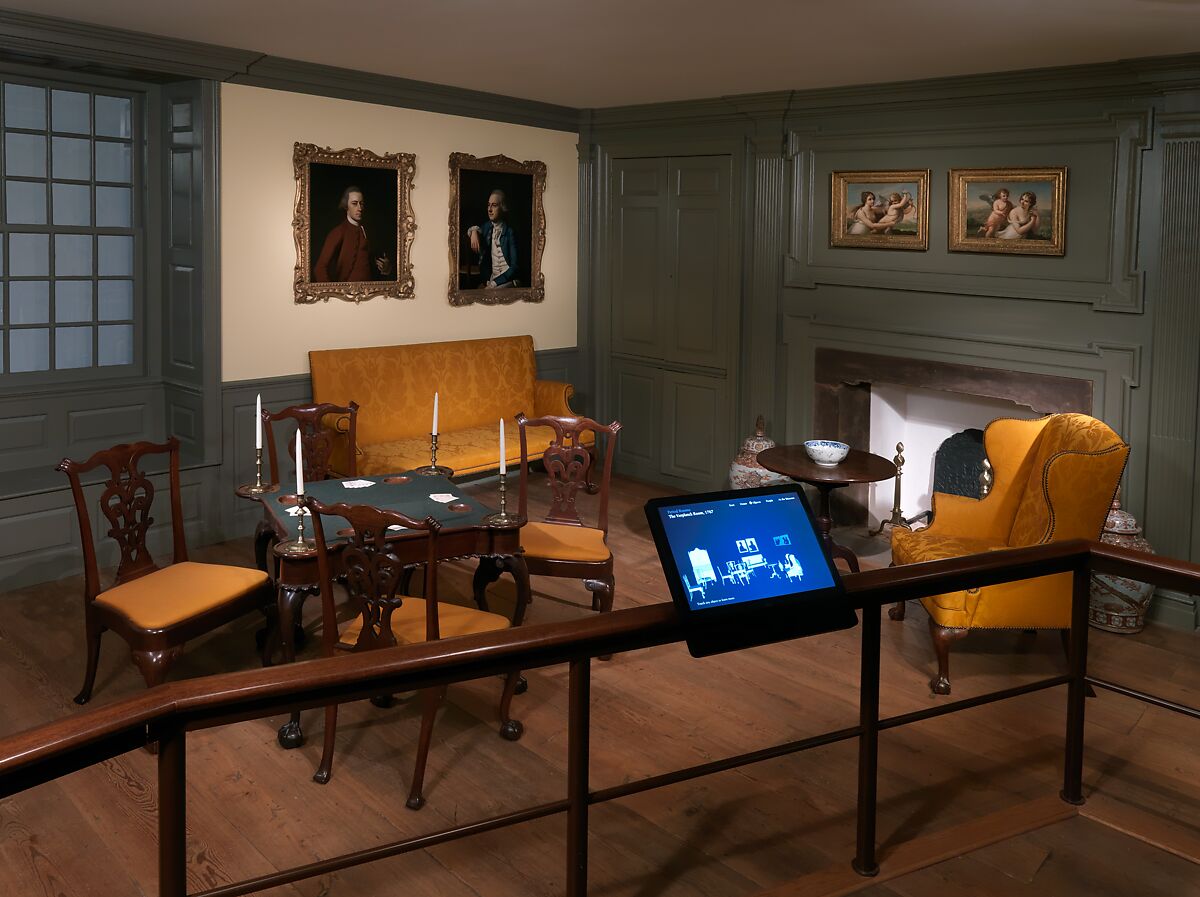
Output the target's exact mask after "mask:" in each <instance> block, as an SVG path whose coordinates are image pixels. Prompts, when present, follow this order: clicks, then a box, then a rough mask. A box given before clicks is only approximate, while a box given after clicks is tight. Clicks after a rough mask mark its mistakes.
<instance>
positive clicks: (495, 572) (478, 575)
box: [471, 557, 504, 611]
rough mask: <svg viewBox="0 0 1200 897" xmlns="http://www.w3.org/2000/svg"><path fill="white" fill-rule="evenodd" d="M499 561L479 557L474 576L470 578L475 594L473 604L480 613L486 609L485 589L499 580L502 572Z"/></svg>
mask: <svg viewBox="0 0 1200 897" xmlns="http://www.w3.org/2000/svg"><path fill="white" fill-rule="evenodd" d="M503 569H504V568H503V567H502V566H501V564H500V561H499V560H497V559H496V558H493V557H481V558H480V559H479V566H478V567H476V568H475V575H474V576H473V577H472V578H471V586H472V588H473V590H474V593H475V604H476V606H478V608H479V609H480V610H482V611H486V610H487V609H488V603H487V587H488V586H490V585H491V584H492V583H494V582H495V581H496V580H497V579H499V578H500V573H501V572H502V571H503Z"/></svg>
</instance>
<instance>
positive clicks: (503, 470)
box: [500, 418, 508, 473]
mask: <svg viewBox="0 0 1200 897" xmlns="http://www.w3.org/2000/svg"><path fill="white" fill-rule="evenodd" d="M505 454H506V453H505V451H504V418H500V472H501V473H508V463H507V462H506V461H505V460H504V455H505Z"/></svg>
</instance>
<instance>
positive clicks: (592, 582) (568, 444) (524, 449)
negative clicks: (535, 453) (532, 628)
mask: <svg viewBox="0 0 1200 897" xmlns="http://www.w3.org/2000/svg"><path fill="white" fill-rule="evenodd" d="M517 427H518V428H519V430H520V435H521V485H520V494H519V499H518V508H519V513H520V515H521V516H522V517H525V518H526V519H528V516H529V462H530V458H529V440H528V435H527V430H528V428H530V427H549V428H550V429H551V430H552V431H553V433H554V438H553V440H552V441H551V443H550V445H549V446H548V447H547V448H546V450H545V451H544V452H542V455H541V458H542V462H543V463H544V465H545V468H546V474H547V475H548V476H549V478H550V497H551V503H550V511H549V513H548V514H547V515H546V517H545V519H544V520H543V521H531V522H529V523H526V524H525V525H524V526H523V527H521V547H522V548H523V549H524V555H523V559H524V563H525V565H526V567H527V568H528V570H529V573H530V574H531V575H535V576H559V577H567V578H569V579H581V580H583V584H584V587H585V588H586V589H587V590H588V591H589V592H591V593H592V610H595V611H599V612H601V613H607V612H608V611H610V610H612V605H613V593H614V590H615V588H616V582H615V580H614V578H613V556H612V552H611V551H610V550H609V548H608V491H609V488H608V487H609V481H610V480H611V478H612V461H613V453H614V450H615V449H616V445H617V440H616V436H617V433H619V432H620V430H621V424H620V423H619V422H618V421H613V422H612V423H611V424H607V425H605V424H602V423H599V422H597V421H594V420H592V419H591V418H589V417H554V416H546V417H536V418H527V417H526V416H525V415H524V414H523V413H522V414H518V415H517ZM588 432H591V433H592V434H593V435H594V438H595V443H594V444H593V445H592V446H591V447H589V446H588V445H585V444H584V443H583V436H584V434H585V433H588ZM601 436H605V437H607V438H606V439H605V443H606V445H605V447H604V466H603V469H602V471H601V475H600V482H599V484H598V485H599V488H598V489H597V490H596V491H598V492H599V494H600V499H599V511H598V514H597V523H596V525H595V526H588V525H587V524H585V523H584V522H583V518H582V517H581V516H580V514H579V510H578V508H577V507H576V505H575V499H576V496H577V495H578V494H579V491H580V490H583V491H585V492H590V491H591V490H590V489H589V488H588V486H589V483H592V482H593V480H592V476H591V475H592V473H593V471H592V459H593V458H594V457H599V454H600V446H599V443H600V438H601ZM540 438H542V437H539V439H540ZM499 576H500V571H499V563H498V562H496V561H492V560H490V559H486V558H485V559H483V560H481V561H480V565H479V569H478V570H476V572H475V582H474V585H475V601H476V603H477V604H478V605H479V606H480V607H482V608H485V609H486V607H487V599H486V595H485V594H484V590H485V589H486V588H487V585H488V583H490V582H494V581H495V580H496V579H497V578H499ZM523 610H524V608H522V607H518V608H517V612H518V614H520V613H521V612H523ZM518 622H519V621H518Z"/></svg>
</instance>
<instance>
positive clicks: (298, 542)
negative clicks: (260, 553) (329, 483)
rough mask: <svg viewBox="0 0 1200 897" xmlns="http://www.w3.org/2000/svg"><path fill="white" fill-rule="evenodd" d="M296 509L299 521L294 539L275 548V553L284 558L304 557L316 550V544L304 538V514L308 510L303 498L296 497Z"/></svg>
mask: <svg viewBox="0 0 1200 897" xmlns="http://www.w3.org/2000/svg"><path fill="white" fill-rule="evenodd" d="M296 509H297V510H298V512H299V513H298V514H297V515H296V516H297V517H299V518H300V521H299V522H298V523H297V524H296V538H295V539H292V540H291V541H290V542H281V543H280V544H279V545H277V546H276V547H275V551H276V553H278V554H281V555H283V556H284V557H306V556H308V555H310V554H312V552H313V551H315V550H316V543H314V542H313V540H312V539H306V538H304V512H305V511H306V510H308V509H307V508H305V507H304V496H303V495H297V496H296Z"/></svg>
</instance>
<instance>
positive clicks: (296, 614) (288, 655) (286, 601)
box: [276, 586, 313, 750]
mask: <svg viewBox="0 0 1200 897" xmlns="http://www.w3.org/2000/svg"><path fill="white" fill-rule="evenodd" d="M310 591H313V589H312V587H311V586H281V587H280V588H279V591H278V593H277V596H276V602H277V605H278V613H279V642H280V648H281V651H280V653H281V654H282V655H283V662H284V663H292V662H293V661H295V659H296V644H295V623H296V621H299V619H300V615H301V613H302V611H303V610H304V599H305V598H307V597H308V593H309V592H310ZM277 739H278V741H279V746H280V747H282V748H284V749H285V750H291V749H292V748H298V747H300V745H302V744H304V730H303V729H301V728H300V711H299V710H296V711H293V712H292V716H291V719H289V720H288V721H287V722H286V723H284V724H283V725H282V726H280V727H279V734H278V736H277Z"/></svg>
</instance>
